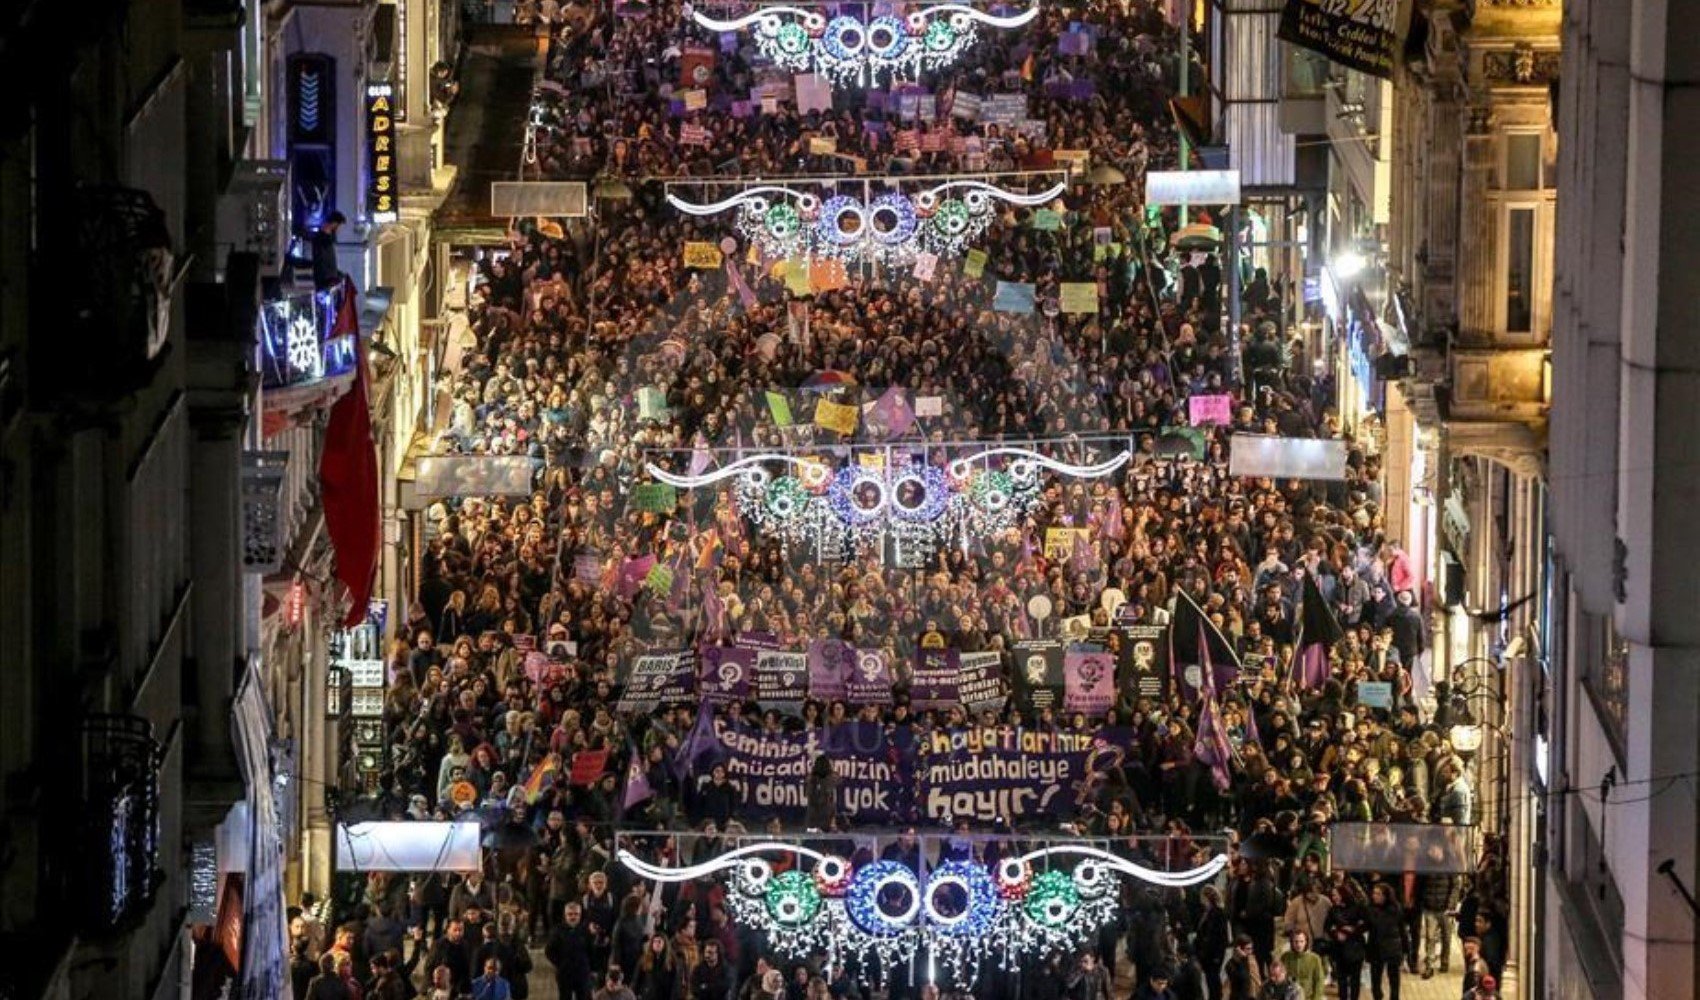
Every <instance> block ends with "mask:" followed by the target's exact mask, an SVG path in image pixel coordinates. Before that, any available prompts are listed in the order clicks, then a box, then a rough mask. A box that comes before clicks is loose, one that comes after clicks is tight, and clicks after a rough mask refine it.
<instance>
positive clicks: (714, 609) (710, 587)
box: [702, 573, 726, 636]
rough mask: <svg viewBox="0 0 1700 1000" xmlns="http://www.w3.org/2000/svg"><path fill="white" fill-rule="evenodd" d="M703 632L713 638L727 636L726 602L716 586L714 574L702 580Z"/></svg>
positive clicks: (707, 575)
mask: <svg viewBox="0 0 1700 1000" xmlns="http://www.w3.org/2000/svg"><path fill="white" fill-rule="evenodd" d="M702 630H703V632H705V633H707V634H708V635H711V636H722V635H725V634H726V602H725V600H723V599H722V598H721V596H720V590H719V588H717V587H715V585H714V574H713V573H709V574H706V575H705V576H704V577H703V578H702Z"/></svg>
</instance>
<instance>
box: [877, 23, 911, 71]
mask: <svg viewBox="0 0 1700 1000" xmlns="http://www.w3.org/2000/svg"><path fill="white" fill-rule="evenodd" d="M908 47H909V32H908V29H907V28H906V27H905V26H904V24H903V22H902V21H899V20H898V19H897V18H895V17H891V16H889V15H887V16H884V17H876V18H874V20H873V23H871V24H869V25H868V51H869V52H870V53H872V54H873V55H875V56H877V57H879V58H881V59H886V60H895V59H897V58H898V57H899V56H901V55H902V54H903V50H904V49H906V48H908Z"/></svg>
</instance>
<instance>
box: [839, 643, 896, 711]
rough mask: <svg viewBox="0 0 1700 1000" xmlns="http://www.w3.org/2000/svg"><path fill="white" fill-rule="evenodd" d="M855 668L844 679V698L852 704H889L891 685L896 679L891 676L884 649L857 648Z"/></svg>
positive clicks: (890, 700)
mask: <svg viewBox="0 0 1700 1000" xmlns="http://www.w3.org/2000/svg"><path fill="white" fill-rule="evenodd" d="M854 653H855V669H854V670H853V671H851V673H850V676H849V677H847V678H845V681H844V699H845V700H846V701H848V702H849V703H850V704H852V705H889V704H891V702H892V687H893V686H895V685H896V683H897V679H896V678H894V677H892V676H891V662H890V660H888V659H887V658H886V655H885V651H884V650H879V649H857V650H854Z"/></svg>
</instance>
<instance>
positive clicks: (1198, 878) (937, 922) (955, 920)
mask: <svg viewBox="0 0 1700 1000" xmlns="http://www.w3.org/2000/svg"><path fill="white" fill-rule="evenodd" d="M763 854H783V855H791V856H793V857H795V858H796V859H797V861H798V863H797V864H796V866H795V867H793V868H791V869H790V870H788V871H784V872H780V873H777V874H776V873H775V870H774V865H773V863H772V862H770V861H768V860H767V859H765V858H763V857H760V855H763ZM1070 855H1075V856H1079V857H1080V858H1081V859H1082V860H1080V861H1078V862H1077V863H1075V864H1074V865H1073V867H1064V866H1062V865H1060V864H1057V865H1055V866H1053V864H1054V859H1057V860H1060V859H1061V858H1064V857H1066V856H1070ZM617 857H618V858H619V860H620V862H621V863H622V864H624V865H625V866H626V867H627V868H629V869H631V870H632V871H633V872H634V873H636V874H637V875H639V876H641V877H643V878H646V879H649V880H651V881H655V882H685V881H689V880H691V879H694V878H701V877H703V876H705V875H711V874H715V873H717V872H727V873H728V876H727V877H728V881H729V882H730V891H729V892H728V893H727V897H726V899H727V908H728V910H729V912H730V913H731V915H732V917H733V919H735V920H738V921H739V922H740V923H742V924H744V925H745V926H748V927H750V928H751V929H753V930H756V931H759V932H762V933H764V934H765V935H766V936H767V938H768V940H769V941H771V942H772V943H773V945H774V948H775V949H776V950H778V951H779V952H780V953H781V954H783V955H785V956H787V957H789V958H793V959H797V960H803V959H809V958H814V957H817V956H825V957H826V958H827V960H828V961H829V962H830V963H831V964H832V965H834V966H838V965H841V964H843V963H845V962H846V961H850V962H853V966H852V967H854V968H859V969H861V970H863V975H864V977H865V982H867V983H868V984H870V985H872V984H874V983H875V982H877V981H878V980H879V978H881V974H882V973H883V971H884V970H889V969H892V968H895V967H896V966H898V965H900V964H902V963H905V962H907V961H909V959H910V958H912V957H914V956H915V955H916V954H917V953H918V951H919V950H920V949H921V947H922V945H923V944H925V946H926V951H927V954H928V955H930V956H931V957H932V959H933V960H934V961H935V962H937V963H939V965H940V966H941V967H942V969H943V970H944V973H945V976H946V978H948V979H950V980H952V981H954V982H956V983H959V984H971V983H972V982H973V981H974V979H975V978H976V976H977V975H978V973H979V971H980V970H981V969H982V968H985V967H987V966H989V965H990V964H991V963H993V962H996V963H997V964H1000V965H1002V967H1004V968H1006V969H1010V968H1015V967H1017V966H1018V965H1019V964H1020V963H1022V962H1023V961H1029V960H1033V959H1042V958H1044V957H1045V956H1047V955H1051V954H1058V953H1066V952H1070V951H1074V950H1076V949H1078V948H1081V947H1083V946H1086V945H1089V944H1090V943H1091V942H1094V941H1096V940H1097V936H1098V932H1099V931H1100V930H1102V929H1103V928H1104V927H1106V926H1108V925H1109V924H1110V922H1111V921H1113V920H1114V919H1115V915H1116V907H1117V902H1116V900H1117V897H1118V896H1119V893H1118V892H1117V888H1118V887H1117V884H1116V878H1117V876H1118V875H1121V876H1128V877H1131V878H1135V879H1139V880H1140V881H1143V882H1146V883H1149V884H1151V885H1156V886H1162V887H1166V888H1173V887H1185V886H1194V885H1199V884H1201V883H1204V882H1208V881H1210V880H1211V879H1214V878H1216V876H1217V875H1219V874H1220V873H1221V871H1222V869H1223V868H1224V867H1226V865H1227V863H1228V859H1227V857H1226V856H1225V855H1217V856H1216V857H1214V858H1211V859H1210V860H1209V861H1208V862H1206V863H1205V864H1203V865H1200V866H1199V867H1197V868H1192V869H1188V870H1186V871H1178V872H1166V871H1161V870H1158V869H1153V868H1147V867H1145V866H1144V865H1140V864H1136V863H1134V862H1132V861H1128V860H1126V859H1124V858H1120V857H1118V856H1116V855H1114V854H1111V853H1109V852H1108V851H1103V850H1100V849H1098V848H1095V847H1089V846H1085V845H1081V844H1058V845H1053V846H1050V847H1044V848H1040V849H1039V850H1036V851H1032V852H1029V853H1027V854H1024V855H1021V856H1020V857H1013V858H1006V859H1004V860H1003V861H1002V862H1000V863H998V865H997V866H996V869H995V871H994V870H992V869H989V868H988V867H987V866H986V865H985V864H983V863H981V862H979V861H974V860H954V861H947V862H944V863H943V864H941V865H939V866H938V867H936V868H934V869H932V870H931V871H929V872H928V873H927V877H926V879H925V881H923V880H922V879H921V877H920V876H919V875H917V874H916V873H915V872H914V871H913V870H911V869H910V868H908V867H907V866H905V865H903V864H900V863H898V862H896V861H887V860H882V861H871V862H869V863H867V864H865V865H863V866H861V867H859V868H857V867H853V866H852V865H851V863H850V862H849V861H847V860H846V859H844V858H842V857H839V856H837V855H828V854H821V853H820V852H818V851H814V850H810V849H809V848H807V847H803V846H800V845H797V844H786V843H781V842H777V841H774V842H769V843H762V844H752V845H749V846H747V847H741V848H738V849H737V850H734V851H729V852H727V853H726V854H722V855H720V856H719V857H717V858H712V859H710V860H708V861H705V862H702V863H701V864H696V865H691V866H689V867H683V868H665V867H661V866H658V865H652V864H649V863H648V862H645V861H643V860H642V859H640V858H638V857H637V856H636V855H634V854H632V853H631V852H630V851H627V850H624V849H622V850H621V851H620V852H619V853H618V855H617Z"/></svg>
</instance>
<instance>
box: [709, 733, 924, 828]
mask: <svg viewBox="0 0 1700 1000" xmlns="http://www.w3.org/2000/svg"><path fill="white" fill-rule="evenodd" d="M714 730H715V737H716V738H717V739H718V740H719V743H720V752H719V753H718V754H717V755H716V756H715V759H716V761H717V762H718V763H720V764H723V765H725V767H726V777H727V780H728V781H729V782H730V783H731V785H732V787H733V788H734V789H736V790H737V793H738V797H739V802H740V804H741V805H742V806H743V808H744V809H745V810H748V811H749V812H750V813H753V814H754V815H756V816H762V817H766V816H775V815H777V816H780V817H781V818H785V819H795V818H798V817H801V816H802V815H803V811H804V809H805V807H806V806H807V804H808V776H809V770H810V768H812V767H813V766H814V761H815V758H816V757H819V756H821V755H823V754H825V755H826V756H827V757H828V758H829V759H830V760H831V761H832V770H833V772H834V773H835V774H836V775H837V776H838V811H839V813H840V814H842V815H843V816H844V817H845V818H846V819H849V820H852V821H854V822H858V823H878V822H882V821H884V820H887V819H891V818H893V817H894V816H897V815H899V813H900V810H901V811H903V812H907V806H906V805H905V803H906V799H907V796H908V794H909V793H908V788H909V787H910V774H911V771H910V769H909V768H908V767H907V766H905V765H904V763H903V762H902V761H901V760H900V759H899V758H898V756H897V755H896V754H893V753H892V752H891V748H890V744H889V742H888V741H887V739H886V736H885V733H884V730H883V727H881V726H880V725H879V724H878V723H848V724H846V725H844V726H835V727H833V728H832V729H831V730H828V731H826V732H825V733H824V734H822V733H818V732H810V733H797V734H768V733H763V732H761V731H759V730H756V729H751V728H748V727H746V726H740V725H737V724H735V723H729V722H727V721H726V720H724V719H717V720H715V725H714ZM829 751H830V752H829Z"/></svg>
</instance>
